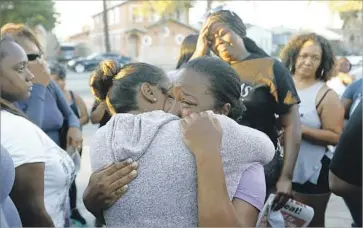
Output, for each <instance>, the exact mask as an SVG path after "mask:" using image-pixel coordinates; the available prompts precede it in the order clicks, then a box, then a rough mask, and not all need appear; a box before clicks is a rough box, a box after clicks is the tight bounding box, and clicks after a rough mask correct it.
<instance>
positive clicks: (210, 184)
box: [196, 151, 240, 227]
mask: <svg viewBox="0 0 363 228" xmlns="http://www.w3.org/2000/svg"><path fill="white" fill-rule="evenodd" d="M205 154H207V156H204V157H200V158H196V165H197V183H198V226H199V227H239V226H240V222H239V219H238V216H237V213H236V211H235V209H234V207H233V205H232V202H231V200H230V199H229V197H228V192H227V187H226V181H225V176H224V171H223V165H222V158H221V155H220V151H213V152H211V151H210V153H205Z"/></svg>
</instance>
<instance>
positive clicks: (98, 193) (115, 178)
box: [83, 160, 138, 218]
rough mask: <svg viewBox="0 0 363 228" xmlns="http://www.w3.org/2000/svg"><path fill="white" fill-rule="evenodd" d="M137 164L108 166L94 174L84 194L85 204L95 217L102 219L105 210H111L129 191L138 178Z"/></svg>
mask: <svg viewBox="0 0 363 228" xmlns="http://www.w3.org/2000/svg"><path fill="white" fill-rule="evenodd" d="M137 166H138V164H137V163H136V162H132V161H131V160H130V161H128V160H126V161H123V162H119V163H116V164H112V165H108V166H106V167H105V168H103V169H101V170H99V171H95V172H93V173H92V175H91V177H90V180H89V183H88V186H87V188H86V190H85V191H84V193H83V202H84V205H85V207H86V208H87V210H88V211H90V212H91V213H92V214H93V215H94V216H95V217H97V218H102V215H103V210H106V209H108V208H110V207H111V206H112V205H113V204H114V203H115V202H116V201H117V200H118V199H120V198H121V197H122V196H123V195H124V194H125V193H126V191H127V189H128V186H127V184H129V183H130V182H131V181H132V180H134V179H135V177H136V176H137V170H136V169H137Z"/></svg>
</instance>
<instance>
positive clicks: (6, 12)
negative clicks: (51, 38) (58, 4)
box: [0, 0, 58, 30]
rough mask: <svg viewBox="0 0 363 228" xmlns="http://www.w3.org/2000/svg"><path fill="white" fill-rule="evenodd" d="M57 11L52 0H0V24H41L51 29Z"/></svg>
mask: <svg viewBox="0 0 363 228" xmlns="http://www.w3.org/2000/svg"><path fill="white" fill-rule="evenodd" d="M57 18H58V13H56V12H55V9H54V1H53V0H33V1H29V0H26V1H25V0H0V26H2V25H4V24H6V23H24V24H27V25H29V26H30V27H34V26H36V25H38V24H41V25H43V26H44V27H45V29H47V30H51V29H53V28H54V27H55V25H56V24H57Z"/></svg>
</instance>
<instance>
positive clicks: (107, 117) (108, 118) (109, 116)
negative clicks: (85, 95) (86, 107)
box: [91, 101, 111, 127]
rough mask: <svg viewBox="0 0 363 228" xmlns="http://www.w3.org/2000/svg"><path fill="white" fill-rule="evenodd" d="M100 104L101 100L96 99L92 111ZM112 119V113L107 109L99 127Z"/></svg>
mask: <svg viewBox="0 0 363 228" xmlns="http://www.w3.org/2000/svg"><path fill="white" fill-rule="evenodd" d="M98 105H99V102H97V101H95V102H94V103H93V106H92V110H91V112H93V111H94V110H96V108H97V107H98ZM110 119H111V115H110V114H109V113H108V111H107V110H106V111H105V114H103V116H102V119H101V120H100V125H99V127H103V126H104V125H105V124H106V123H107V122H108V121H109V120H110Z"/></svg>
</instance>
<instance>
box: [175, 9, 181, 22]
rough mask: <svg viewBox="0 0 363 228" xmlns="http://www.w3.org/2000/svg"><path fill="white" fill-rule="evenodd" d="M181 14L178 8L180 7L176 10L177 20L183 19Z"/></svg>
mask: <svg viewBox="0 0 363 228" xmlns="http://www.w3.org/2000/svg"><path fill="white" fill-rule="evenodd" d="M180 15H181V14H180V10H178V9H177V10H176V20H177V21H181V18H180Z"/></svg>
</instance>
